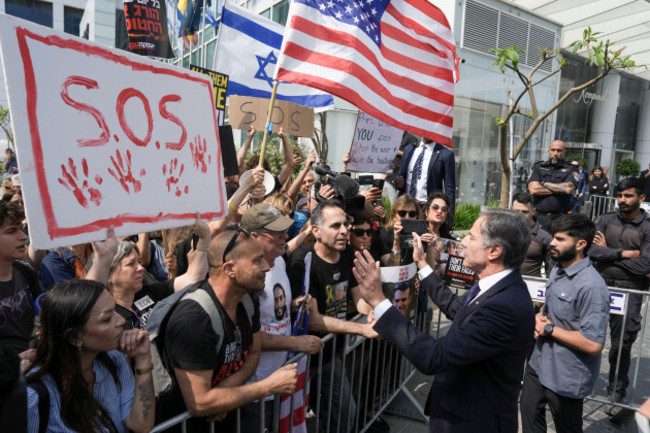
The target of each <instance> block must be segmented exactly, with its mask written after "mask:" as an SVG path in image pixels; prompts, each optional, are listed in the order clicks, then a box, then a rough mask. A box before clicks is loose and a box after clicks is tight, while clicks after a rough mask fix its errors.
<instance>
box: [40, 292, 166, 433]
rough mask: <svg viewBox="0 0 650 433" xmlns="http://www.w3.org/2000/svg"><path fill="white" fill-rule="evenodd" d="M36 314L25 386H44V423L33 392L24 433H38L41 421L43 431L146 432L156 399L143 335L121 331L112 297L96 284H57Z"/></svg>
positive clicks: (152, 421) (138, 332)
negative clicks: (35, 338)
mask: <svg viewBox="0 0 650 433" xmlns="http://www.w3.org/2000/svg"><path fill="white" fill-rule="evenodd" d="M41 308H42V309H41V337H40V340H39V342H38V347H37V350H36V357H35V360H34V361H33V363H32V364H31V366H30V368H29V372H28V375H27V383H28V384H36V382H41V384H42V385H44V387H45V388H46V390H47V394H48V395H49V403H50V407H49V414H47V416H44V414H39V399H40V398H41V396H42V395H43V393H42V392H39V391H35V390H34V388H33V387H31V386H30V388H29V390H28V394H27V405H28V432H30V433H36V432H38V431H39V430H41V429H39V427H40V426H39V424H40V421H41V420H43V419H47V427H46V428H45V429H44V430H46V431H56V432H97V431H101V432H111V433H114V432H119V433H126V432H127V431H129V430H131V431H134V432H147V431H149V430H151V429H152V428H153V425H154V418H155V416H154V415H155V413H154V412H155V399H154V387H153V379H152V376H151V372H152V370H153V364H152V362H151V353H150V348H149V336H148V333H147V332H146V331H143V330H138V329H133V330H130V331H124V330H123V329H122V325H123V324H124V319H123V318H122V317H121V316H120V315H119V314H117V312H116V311H115V301H114V300H113V297H112V296H111V294H110V293H109V292H108V290H106V287H105V286H104V285H103V284H101V283H98V282H96V281H90V280H70V281H67V282H64V283H61V284H58V285H56V286H55V287H54V288H53V289H52V290H50V291H49V292H48V294H47V295H46V296H45V297H44V298H43V299H42V301H41ZM127 356H128V357H130V358H131V360H132V362H133V364H134V367H135V378H134V376H133V374H132V373H131V369H130V367H129V363H128V361H127ZM44 398H47V397H44Z"/></svg>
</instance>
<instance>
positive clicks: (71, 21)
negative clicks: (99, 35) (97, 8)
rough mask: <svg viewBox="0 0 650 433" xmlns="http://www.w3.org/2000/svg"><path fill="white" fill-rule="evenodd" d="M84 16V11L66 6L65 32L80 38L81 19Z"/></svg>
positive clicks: (64, 8)
mask: <svg viewBox="0 0 650 433" xmlns="http://www.w3.org/2000/svg"><path fill="white" fill-rule="evenodd" d="M83 14H84V11H83V9H77V8H72V7H70V6H64V7H63V31H64V32H66V33H68V34H71V35H75V36H79V25H80V24H81V17H82V16H83Z"/></svg>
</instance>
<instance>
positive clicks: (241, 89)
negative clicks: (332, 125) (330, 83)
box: [228, 79, 334, 108]
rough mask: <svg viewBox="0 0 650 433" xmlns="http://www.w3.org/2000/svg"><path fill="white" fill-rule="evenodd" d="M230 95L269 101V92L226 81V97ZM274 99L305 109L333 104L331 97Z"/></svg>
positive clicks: (279, 95)
mask: <svg viewBox="0 0 650 433" xmlns="http://www.w3.org/2000/svg"><path fill="white" fill-rule="evenodd" d="M278 86H279V87H278V89H281V88H282V82H280V84H279V85H278ZM231 95H242V96H252V97H255V98H266V99H271V92H270V91H266V90H258V89H251V88H250V87H248V86H245V85H243V84H240V83H237V82H235V81H232V79H230V81H228V96H231ZM275 98H276V99H280V100H282V101H289V102H293V103H295V104H298V105H304V106H307V107H314V108H318V107H328V106H330V105H333V104H334V101H333V98H332V95H304V96H287V95H281V94H280V93H277V94H276V96H275Z"/></svg>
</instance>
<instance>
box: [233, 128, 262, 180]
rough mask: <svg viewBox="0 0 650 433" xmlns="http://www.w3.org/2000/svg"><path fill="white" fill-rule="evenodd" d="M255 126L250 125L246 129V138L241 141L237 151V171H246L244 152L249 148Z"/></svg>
mask: <svg viewBox="0 0 650 433" xmlns="http://www.w3.org/2000/svg"><path fill="white" fill-rule="evenodd" d="M256 132H257V131H255V127H254V126H253V125H251V127H250V129H249V130H248V133H247V134H246V140H244V142H243V143H242V145H241V147H240V148H239V150H238V151H237V167H239V172H240V173H243V172H245V171H246V169H245V167H244V160H245V159H246V154H247V153H248V149H249V148H250V145H251V143H252V142H253V138H255V133H256Z"/></svg>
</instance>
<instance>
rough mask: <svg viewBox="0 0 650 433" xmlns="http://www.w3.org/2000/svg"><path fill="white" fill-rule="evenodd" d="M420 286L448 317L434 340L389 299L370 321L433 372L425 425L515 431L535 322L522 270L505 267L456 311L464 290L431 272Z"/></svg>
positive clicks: (460, 432) (465, 431)
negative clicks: (444, 331)
mask: <svg viewBox="0 0 650 433" xmlns="http://www.w3.org/2000/svg"><path fill="white" fill-rule="evenodd" d="M421 287H422V289H423V290H426V291H427V293H428V294H429V296H430V297H431V299H432V300H433V301H434V302H435V303H436V304H437V305H438V306H439V307H440V309H441V310H442V312H443V313H445V315H447V317H449V318H451V319H453V321H452V325H451V328H450V330H449V332H448V334H447V335H445V336H443V337H441V338H439V339H437V340H436V339H434V338H433V337H431V336H429V335H425V334H423V333H421V332H420V331H418V330H417V329H416V328H415V327H414V326H413V324H411V322H409V321H408V320H406V319H405V318H404V317H403V316H402V315H401V314H400V313H399V311H398V310H397V309H395V307H391V308H390V309H389V310H388V311H387V312H386V313H384V314H383V315H382V316H381V318H380V319H379V320H378V321H377V323H376V325H375V327H374V329H375V330H376V331H377V332H378V333H379V334H380V335H382V336H384V337H386V338H387V339H389V340H392V341H393V343H394V344H395V345H396V347H397V348H398V350H399V351H400V352H401V353H402V354H404V355H405V356H406V357H407V358H408V359H409V361H411V362H412V363H413V364H414V365H415V367H416V368H417V369H418V370H420V371H421V372H423V373H424V374H435V379H434V382H433V385H432V387H431V391H430V392H429V397H428V399H427V403H426V408H425V411H426V413H427V415H429V418H430V423H429V430H430V431H431V432H449V433H452V432H457V433H472V432H477V433H479V432H480V433H486V432H489V433H491V432H508V433H515V432H517V430H518V419H517V398H518V396H519V391H520V388H521V379H522V375H523V368H524V361H525V359H526V356H527V355H528V353H529V352H530V348H531V347H532V344H533V332H534V329H535V313H534V310H533V303H532V301H531V299H530V295H529V294H528V290H527V288H526V284H525V283H524V281H523V279H522V278H521V275H520V274H519V272H517V271H513V272H511V273H510V274H509V275H507V276H506V277H505V278H503V279H501V280H500V281H498V282H497V283H496V284H495V285H494V286H492V287H491V288H490V289H489V290H487V291H486V292H485V293H483V294H482V295H481V296H479V297H478V298H477V299H476V300H475V301H472V302H471V303H470V304H469V305H468V306H467V307H466V308H465V309H464V310H463V311H462V312H461V313H460V314H457V312H458V310H459V309H460V307H461V305H462V303H463V302H464V297H458V296H456V295H455V294H454V293H453V292H452V291H451V290H450V289H449V288H447V287H445V286H444V282H443V281H442V280H441V279H440V278H439V277H438V276H437V275H436V274H435V273H433V272H432V273H431V275H429V276H428V277H427V278H425V279H424V280H423V281H422V282H421Z"/></svg>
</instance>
